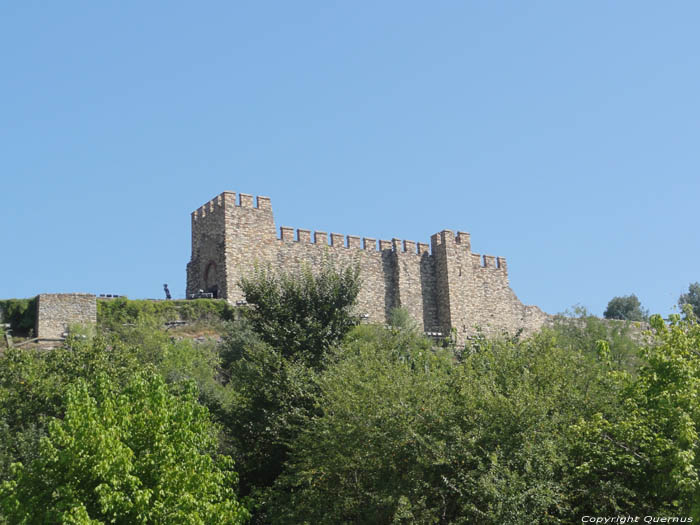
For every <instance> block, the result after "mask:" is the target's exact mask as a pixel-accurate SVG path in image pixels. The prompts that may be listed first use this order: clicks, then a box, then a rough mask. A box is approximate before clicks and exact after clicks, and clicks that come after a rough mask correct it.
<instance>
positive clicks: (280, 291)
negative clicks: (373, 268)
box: [239, 261, 360, 368]
mask: <svg viewBox="0 0 700 525" xmlns="http://www.w3.org/2000/svg"><path fill="white" fill-rule="evenodd" d="M239 284H240V286H241V288H242V289H243V293H244V295H245V298H246V301H247V302H248V303H249V304H250V305H252V308H251V309H250V310H249V311H248V315H249V319H250V321H251V323H252V325H253V329H254V330H255V332H257V333H258V335H259V336H260V338H261V339H262V340H263V341H265V342H266V343H268V344H269V345H270V346H271V347H273V348H274V349H276V350H278V351H279V352H281V353H282V355H283V356H284V357H292V356H294V357H295V358H301V359H302V360H303V361H304V362H305V363H307V364H308V365H310V366H312V367H315V368H317V367H320V366H321V365H322V361H323V356H324V353H325V352H326V351H327V350H328V349H329V348H331V347H332V346H334V345H336V344H338V343H339V342H340V341H341V340H342V338H343V336H345V334H346V333H347V332H348V330H350V328H352V327H353V326H354V325H355V324H357V320H356V319H355V316H353V314H352V308H353V306H354V304H355V300H356V299H357V294H358V293H359V291H360V279H359V267H358V266H349V267H346V268H340V269H336V268H335V267H334V266H333V265H332V264H331V263H330V262H328V261H326V262H325V263H324V264H323V266H322V268H321V270H320V271H319V272H318V273H316V274H314V273H313V272H312V271H311V270H310V269H309V268H308V267H303V268H302V269H301V270H300V271H299V272H296V273H291V272H281V273H274V272H272V271H270V270H266V269H261V268H258V269H256V272H255V274H254V275H253V276H252V277H250V278H243V279H241V281H240V283H239Z"/></svg>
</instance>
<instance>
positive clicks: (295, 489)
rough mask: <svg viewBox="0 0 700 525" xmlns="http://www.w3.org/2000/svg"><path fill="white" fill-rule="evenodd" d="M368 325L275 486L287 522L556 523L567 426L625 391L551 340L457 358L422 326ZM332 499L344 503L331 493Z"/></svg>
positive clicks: (561, 509) (562, 499) (345, 354)
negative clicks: (401, 330)
mask: <svg viewBox="0 0 700 525" xmlns="http://www.w3.org/2000/svg"><path fill="white" fill-rule="evenodd" d="M407 343H409V341H407V339H406V338H405V337H403V336H402V334H398V333H391V332H388V331H385V330H381V329H377V328H374V327H364V326H363V327H359V328H358V329H357V330H355V331H354V332H353V333H352V334H351V335H350V336H349V338H348V342H347V344H346V345H345V346H344V348H343V349H342V350H341V353H342V358H341V360H340V361H339V362H338V363H337V364H336V365H334V366H331V367H329V368H328V369H327V370H326V371H325V372H324V373H323V375H322V376H321V377H320V379H319V387H320V390H321V396H320V397H319V405H320V406H319V409H320V411H321V415H320V416H319V417H316V418H314V419H313V420H311V421H310V422H309V424H308V425H307V426H306V427H305V428H304V429H303V430H302V431H301V432H300V434H299V436H298V438H297V439H296V440H295V441H294V443H293V445H292V454H291V460H290V461H289V463H288V467H287V469H286V471H285V473H284V474H283V475H282V477H281V478H280V479H279V481H278V483H277V485H276V489H277V490H276V492H275V500H274V502H275V505H274V508H275V519H274V520H273V521H274V522H279V523H329V524H330V523H350V522H352V523H378V524H381V523H386V524H389V523H486V524H488V523H513V524H515V523H526V522H527V523H556V522H559V521H561V520H562V519H563V518H564V517H569V518H570V517H571V516H568V515H567V514H566V509H567V503H566V498H567V493H566V492H565V490H564V481H563V480H562V473H563V471H564V465H565V463H566V450H567V446H568V441H567V440H566V439H565V436H566V432H567V428H568V427H569V426H570V425H571V424H572V423H573V422H575V421H576V418H577V417H580V416H584V417H588V416H589V415H592V414H593V413H594V412H595V411H596V409H600V408H601V407H604V406H607V404H609V403H610V402H611V398H613V396H614V394H615V390H614V389H612V388H610V385H608V384H607V383H605V381H604V380H603V379H600V378H601V377H603V376H601V375H600V374H599V371H600V365H597V364H596V362H592V361H590V360H589V359H588V358H587V357H585V356H583V355H581V354H576V353H572V352H569V351H566V350H562V349H559V348H557V347H556V346H555V345H554V341H553V339H552V338H551V337H546V336H543V337H540V338H538V339H535V340H531V341H529V342H521V343H514V342H512V341H500V342H493V341H492V342H491V343H490V344H485V345H482V347H481V348H480V349H479V351H475V352H473V353H471V354H470V355H466V356H465V358H464V360H463V362H461V363H457V362H456V361H455V360H454V358H453V357H452V355H451V354H450V353H449V352H448V351H445V350H431V349H430V348H429V346H426V344H425V342H424V340H423V339H422V338H420V337H418V336H414V337H413V339H412V344H407ZM329 501H333V504H332V505H329V504H328V502H329Z"/></svg>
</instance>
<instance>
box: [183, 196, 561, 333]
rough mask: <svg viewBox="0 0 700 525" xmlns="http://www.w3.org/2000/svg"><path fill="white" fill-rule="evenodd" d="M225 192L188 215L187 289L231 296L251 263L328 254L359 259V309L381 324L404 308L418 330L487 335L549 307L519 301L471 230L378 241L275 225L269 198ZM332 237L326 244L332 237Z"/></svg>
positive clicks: (280, 264) (523, 326)
mask: <svg viewBox="0 0 700 525" xmlns="http://www.w3.org/2000/svg"><path fill="white" fill-rule="evenodd" d="M239 197H240V199H238V198H237V196H236V194H235V193H233V192H224V193H222V194H220V195H218V196H217V197H215V198H214V199H212V200H211V201H209V202H208V203H206V204H205V205H204V206H202V207H200V208H199V209H198V210H196V211H195V212H193V213H192V258H191V260H190V262H189V264H188V265H187V294H188V296H190V295H191V294H195V293H197V292H198V291H199V290H203V291H207V292H213V293H214V294H216V296H217V297H222V298H225V299H227V300H229V301H230V302H233V303H235V302H236V301H238V300H242V299H243V295H242V292H241V290H240V288H239V287H238V285H237V283H238V281H239V280H240V278H241V277H243V276H247V275H250V273H251V272H252V271H253V270H254V268H255V266H256V265H259V266H263V267H271V268H272V269H273V270H286V271H294V270H298V269H299V268H301V266H302V265H304V264H306V265H309V266H310V267H311V269H312V270H318V269H319V268H320V266H321V264H322V263H323V261H324V260H325V259H329V260H332V261H334V262H335V263H337V264H340V265H347V264H358V265H359V266H360V276H361V279H362V286H361V289H360V294H359V296H358V304H357V313H359V314H367V316H368V321H369V322H371V323H385V322H387V319H388V316H389V312H390V311H391V309H392V308H395V307H399V306H400V307H403V308H405V309H406V310H408V312H409V313H410V314H411V316H412V317H413V319H415V320H416V321H417V322H418V323H419V325H420V326H422V327H423V329H424V330H425V331H441V332H443V333H445V334H447V333H449V332H450V331H451V330H452V329H454V330H455V331H456V333H457V337H458V340H463V339H464V338H465V337H466V336H468V335H471V334H473V333H474V332H475V331H476V329H477V327H479V328H480V329H482V330H483V331H484V332H486V333H494V332H504V331H505V332H509V333H515V332H517V331H519V330H523V331H525V332H526V333H529V332H532V331H534V330H537V329H538V328H539V327H540V326H541V325H542V324H543V323H544V322H545V320H546V319H547V317H548V316H547V314H545V313H544V312H542V311H541V310H540V309H539V308H537V307H536V306H525V305H523V304H522V303H521V302H520V301H519V300H518V298H517V297H516V296H515V294H514V293H513V291H512V290H511V288H510V286H509V283H508V270H507V265H506V261H505V259H504V258H503V257H494V256H490V255H485V256H483V257H482V256H481V255H479V254H476V253H473V252H472V251H471V243H470V237H469V234H467V233H464V232H457V234H456V235H455V234H454V233H453V232H452V231H450V230H443V231H441V232H439V233H437V234H435V235H433V236H432V238H431V243H430V245H428V244H425V243H416V242H414V241H405V240H400V239H392V240H391V241H388V240H380V241H379V243H377V241H376V239H373V238H367V237H365V238H362V239H361V238H360V237H358V236H354V235H348V236H345V235H341V234H337V233H331V234H330V235H328V234H327V233H326V232H321V231H316V232H313V233H312V232H311V231H310V230H304V229H297V230H294V229H293V228H288V227H284V226H283V227H281V228H280V235H279V237H278V236H277V229H276V227H275V222H274V218H273V214H272V206H271V203H270V199H269V198H267V197H258V198H257V201H256V205H254V199H253V196H251V195H248V194H240V195H239ZM329 241H330V242H329Z"/></svg>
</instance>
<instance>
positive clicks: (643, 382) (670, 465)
mask: <svg viewBox="0 0 700 525" xmlns="http://www.w3.org/2000/svg"><path fill="white" fill-rule="evenodd" d="M650 322H651V326H652V330H653V333H654V335H655V342H654V344H652V345H650V346H648V347H646V348H643V349H642V352H643V354H644V361H645V364H644V366H642V367H641V368H640V369H639V371H638V374H637V375H636V376H635V377H631V376H629V375H627V374H624V373H621V372H618V371H611V373H610V375H611V377H612V378H614V380H615V381H616V382H617V383H618V384H619V385H620V386H621V387H622V388H621V390H620V392H619V395H618V404H617V406H618V409H617V410H615V411H613V413H606V412H604V411H601V412H600V413H596V414H595V415H594V417H593V418H591V419H587V420H581V421H580V422H579V423H578V424H577V425H575V426H573V427H572V430H573V433H572V451H571V453H570V458H571V462H572V464H573V465H575V466H574V468H573V471H572V473H571V480H572V486H571V489H570V494H571V499H572V503H573V506H574V508H575V509H576V510H577V511H578V512H579V513H584V512H597V513H598V514H602V513H626V512H632V511H634V512H636V513H639V514H641V513H647V514H652V513H657V514H659V513H669V514H673V515H691V516H693V517H694V518H695V519H700V503H699V502H700V439H699V436H700V403H698V399H700V326H698V324H697V322H696V321H695V319H694V318H692V316H691V317H689V318H687V319H683V320H682V319H681V317H680V315H678V314H674V315H672V316H671V321H670V325H669V326H667V325H666V324H665V323H664V321H663V320H662V319H661V317H660V316H658V315H654V316H652V318H651V320H650ZM603 346H604V345H603Z"/></svg>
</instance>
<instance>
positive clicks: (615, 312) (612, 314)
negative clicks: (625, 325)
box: [603, 294, 649, 321]
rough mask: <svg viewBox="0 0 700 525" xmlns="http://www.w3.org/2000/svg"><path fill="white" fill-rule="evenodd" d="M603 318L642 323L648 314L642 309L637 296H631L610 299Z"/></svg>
mask: <svg viewBox="0 0 700 525" xmlns="http://www.w3.org/2000/svg"><path fill="white" fill-rule="evenodd" d="M603 316H604V317H605V318H606V319H620V320H622V321H644V320H646V318H647V317H648V316H649V313H648V312H647V311H646V310H644V309H643V308H642V304H641V303H640V302H639V299H638V298H637V296H636V295H634V294H632V295H625V296H622V297H613V298H612V299H610V302H609V303H608V307H607V308H606V309H605V313H604V314H603Z"/></svg>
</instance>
